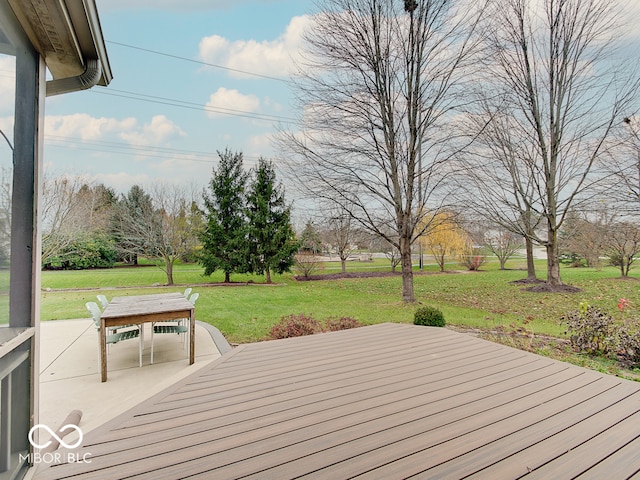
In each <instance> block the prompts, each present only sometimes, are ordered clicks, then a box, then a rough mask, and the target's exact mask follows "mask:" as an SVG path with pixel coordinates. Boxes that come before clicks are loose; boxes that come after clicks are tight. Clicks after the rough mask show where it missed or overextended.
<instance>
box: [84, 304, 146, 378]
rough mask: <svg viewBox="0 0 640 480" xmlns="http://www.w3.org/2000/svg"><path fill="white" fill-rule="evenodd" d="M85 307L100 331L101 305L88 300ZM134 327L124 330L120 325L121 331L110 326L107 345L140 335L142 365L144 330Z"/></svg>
mask: <svg viewBox="0 0 640 480" xmlns="http://www.w3.org/2000/svg"><path fill="white" fill-rule="evenodd" d="M85 307H87V310H89V312H90V313H91V318H92V319H93V323H94V324H95V326H96V330H98V332H100V314H101V313H102V312H101V311H100V307H99V306H98V304H97V303H96V302H87V303H85ZM132 327H134V328H127V329H124V330H123V329H122V328H123V327H118V328H119V329H120V330H119V331H116V329H114V328H108V329H107V331H106V337H107V347H108V346H109V345H111V344H112V343H118V342H121V341H123V340H130V339H132V338H137V337H140V346H139V348H138V350H139V361H140V366H141V367H142V347H143V345H142V335H141V333H142V331H141V329H140V328H139V327H138V326H137V325H133V326H132Z"/></svg>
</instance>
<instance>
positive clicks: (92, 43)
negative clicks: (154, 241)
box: [0, 0, 112, 479]
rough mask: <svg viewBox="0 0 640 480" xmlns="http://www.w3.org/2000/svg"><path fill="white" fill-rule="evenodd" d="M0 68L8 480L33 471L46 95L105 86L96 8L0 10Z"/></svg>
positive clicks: (1, 329)
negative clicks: (4, 84)
mask: <svg viewBox="0 0 640 480" xmlns="http://www.w3.org/2000/svg"><path fill="white" fill-rule="evenodd" d="M0 60H1V61H2V64H1V65H2V76H3V77H5V78H6V77H7V76H9V77H13V76H14V75H15V93H14V94H13V95H10V93H13V92H12V90H13V89H12V88H3V91H2V92H1V93H0V97H2V102H3V105H5V106H6V103H5V102H6V101H7V98H8V97H11V96H12V100H13V102H12V103H13V105H14V107H13V119H12V120H13V121H12V122H9V123H7V122H4V123H2V124H1V125H0V126H2V127H3V130H2V137H4V138H0V162H1V163H2V165H1V166H2V173H3V175H4V178H3V185H5V184H6V185H8V186H10V188H8V189H6V190H8V193H7V194H6V195H5V194H3V195H2V196H3V198H2V200H0V210H2V213H0V237H2V238H0V245H1V246H3V247H4V248H3V250H6V251H3V252H2V255H1V257H2V261H1V262H0V478H11V479H14V478H22V477H24V476H25V475H26V473H27V472H28V470H29V467H30V466H31V465H30V463H31V461H32V458H33V457H32V456H30V454H31V453H32V450H33V448H32V446H31V445H30V442H29V432H30V430H31V428H32V427H33V426H34V425H37V424H38V384H39V378H38V372H39V341H40V336H39V316H40V250H41V248H40V247H41V233H40V208H39V199H40V195H41V179H42V150H43V124H44V121H43V119H44V106H45V97H46V96H50V95H58V94H64V93H67V92H73V91H77V90H82V89H87V88H91V87H92V86H94V85H103V86H106V85H108V84H109V82H110V81H111V78H112V75H111V68H110V66H109V61H108V58H107V53H106V49H105V45H104V40H103V36H102V31H101V28H100V21H99V18H98V12H97V10H96V4H95V0H67V1H60V0H8V1H2V2H0ZM6 65H10V66H11V67H10V68H13V73H11V72H7V71H6ZM47 69H48V71H49V78H50V79H49V80H47V75H46V70H47ZM7 90H9V91H7ZM10 100H11V98H10ZM3 115H4V112H3ZM3 119H4V118H3ZM8 124H9V126H8V127H7V125H8ZM10 124H12V127H11V125H10ZM11 130H12V131H13V133H12V132H11ZM7 176H8V177H9V178H8V179H7V178H6V177H7ZM5 182H6V183H5ZM5 197H6V198H5ZM56 427H58V426H55V427H54V428H56Z"/></svg>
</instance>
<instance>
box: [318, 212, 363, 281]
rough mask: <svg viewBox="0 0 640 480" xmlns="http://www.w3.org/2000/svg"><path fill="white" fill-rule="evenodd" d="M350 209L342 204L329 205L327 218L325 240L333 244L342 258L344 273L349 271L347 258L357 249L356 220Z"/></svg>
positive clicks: (341, 265) (341, 263) (341, 264)
mask: <svg viewBox="0 0 640 480" xmlns="http://www.w3.org/2000/svg"><path fill="white" fill-rule="evenodd" d="M348 211H349V209H348V208H345V207H343V206H342V205H334V206H333V207H329V210H328V215H329V216H328V218H326V219H325V228H324V232H325V241H326V243H328V244H329V245H331V246H332V247H333V248H334V249H335V250H336V252H337V254H338V258H340V267H341V270H342V273H345V272H346V271H347V260H348V259H349V256H350V255H351V254H352V253H353V252H354V250H355V249H356V247H355V236H356V228H355V221H354V220H353V219H352V218H351V216H350V215H349V213H348Z"/></svg>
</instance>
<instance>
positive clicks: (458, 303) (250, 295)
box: [41, 260, 640, 361]
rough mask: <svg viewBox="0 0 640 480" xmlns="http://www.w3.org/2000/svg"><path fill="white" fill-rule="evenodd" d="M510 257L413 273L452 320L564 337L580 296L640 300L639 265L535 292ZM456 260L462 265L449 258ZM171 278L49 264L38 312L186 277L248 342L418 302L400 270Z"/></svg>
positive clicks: (50, 316) (212, 315) (204, 315)
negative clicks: (290, 320)
mask: <svg viewBox="0 0 640 480" xmlns="http://www.w3.org/2000/svg"><path fill="white" fill-rule="evenodd" d="M386 262H387V261H386V260H382V261H377V262H373V263H370V262H350V263H349V264H348V266H349V269H350V270H351V271H375V270H386V271H389V267H388V263H386ZM385 263H386V265H385ZM507 266H508V267H510V268H511V270H504V271H501V270H498V268H497V267H498V265H497V263H488V264H486V265H485V266H483V269H482V270H481V271H480V272H466V271H457V272H455V273H454V272H453V271H450V272H449V273H438V272H436V271H435V270H436V268H435V266H433V265H431V266H428V267H427V269H426V270H427V271H426V272H419V271H416V273H415V277H414V286H415V294H416V299H417V301H418V302H420V303H421V304H427V305H432V306H435V307H437V308H439V309H441V310H442V311H443V313H444V315H445V319H446V321H447V324H449V325H452V326H459V327H464V328H477V329H481V330H483V331H503V332H504V331H512V332H520V333H524V334H531V333H535V334H541V335H548V336H553V337H559V338H563V337H565V335H564V332H565V327H564V325H562V323H561V317H562V315H563V314H564V313H565V312H567V311H568V310H572V309H577V308H578V306H579V304H580V302H583V301H586V302H589V303H590V304H591V305H594V306H598V307H601V308H602V309H603V310H605V311H607V312H609V313H610V314H612V315H614V316H618V317H619V316H620V315H622V314H621V313H620V312H618V311H617V308H616V306H617V303H618V300H619V299H620V298H625V299H627V300H628V301H629V302H630V303H631V305H632V309H631V310H630V312H627V315H629V314H630V313H631V314H637V311H635V308H636V307H637V306H640V288H639V287H640V283H638V278H637V277H638V275H637V273H636V272H633V273H632V275H633V278H631V279H627V280H622V279H620V278H619V272H618V270H616V269H614V268H610V267H606V268H603V269H601V270H595V269H587V268H569V267H565V268H563V270H562V278H563V281H564V282H565V283H567V284H570V285H572V286H575V287H578V288H580V289H581V292H579V293H574V294H559V293H532V292H527V291H525V290H524V288H525V286H523V285H518V284H513V283H511V282H513V281H515V280H518V279H522V278H523V277H524V276H525V273H526V272H524V271H523V270H521V268H523V267H524V261H521V260H515V261H511V262H510V263H508V264H507ZM450 268H451V269H452V270H453V269H454V268H460V267H459V266H457V265H454V264H452V265H451V266H450ZM544 269H545V264H544V262H540V263H539V264H538V272H539V273H538V275H539V277H544ZM336 272H339V262H328V263H327V264H326V265H325V269H324V270H323V273H336ZM174 279H175V281H176V282H177V283H178V285H176V286H174V287H166V286H164V285H163V283H164V282H166V278H165V275H164V273H163V272H162V271H161V270H160V269H159V268H157V267H154V266H145V267H129V268H115V269H107V270H92V271H72V272H67V271H55V272H50V271H47V272H43V274H42V287H43V293H42V308H41V310H42V312H41V318H42V319H44V320H56V319H69V318H86V317H88V312H87V311H86V309H85V307H84V303H85V302H86V301H93V300H95V295H96V294H97V293H104V294H106V295H107V297H111V296H114V295H137V294H144V293H151V291H153V292H158V293H160V292H170V291H182V290H183V289H184V287H185V286H187V285H188V286H192V287H194V291H197V292H199V293H200V297H199V299H198V303H197V306H196V317H197V319H198V320H201V321H205V322H209V323H211V324H212V325H215V326H216V327H217V328H218V329H220V331H221V332H222V333H223V334H224V335H225V337H226V338H227V339H228V340H229V341H230V342H232V343H244V342H251V341H259V340H263V339H264V338H265V336H266V335H267V332H268V331H269V329H270V328H271V326H272V325H274V324H275V323H277V322H278V321H279V320H280V319H281V318H282V317H283V316H285V315H291V314H300V313H305V314H308V315H312V316H313V317H315V318H317V319H319V320H325V319H327V318H339V317H342V316H344V317H353V318H355V319H357V320H359V321H360V322H362V323H364V324H374V323H380V322H405V323H410V322H412V321H413V312H414V311H415V309H416V305H405V304H403V302H402V300H401V277H400V276H399V275H398V276H392V277H389V276H386V277H370V278H353V279H338V280H319V281H296V280H295V279H294V278H293V276H292V275H288V274H287V275H282V276H278V275H276V276H274V277H273V279H274V282H275V283H274V284H273V285H265V284H264V283H263V282H264V278H263V277H260V276H250V275H232V277H231V279H232V282H234V283H233V284H232V285H231V286H229V285H220V284H219V282H221V281H222V279H223V277H222V274H219V275H218V274H214V275H212V276H211V277H204V276H203V275H202V269H201V268H200V267H199V266H197V265H179V266H177V267H176V270H175V272H174ZM98 290H100V292H99V291H98ZM620 318H621V317H620ZM514 346H517V345H514ZM534 350H535V349H534ZM541 353H545V352H544V351H543V352H541ZM574 361H575V360H574ZM578 361H579V360H578Z"/></svg>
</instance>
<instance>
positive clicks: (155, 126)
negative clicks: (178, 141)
mask: <svg viewBox="0 0 640 480" xmlns="http://www.w3.org/2000/svg"><path fill="white" fill-rule="evenodd" d="M119 136H120V138H122V139H123V140H126V141H128V142H130V143H132V144H135V145H158V144H162V143H165V142H167V141H168V140H171V139H172V138H175V137H184V136H186V133H185V132H184V131H182V129H181V128H180V127H178V126H177V125H176V124H175V123H173V122H172V121H171V120H169V119H168V118H167V117H165V116H164V115H156V116H154V117H153V118H152V119H151V123H148V124H146V125H143V126H142V128H137V129H132V130H131V131H126V132H121V133H120V135H119Z"/></svg>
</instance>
